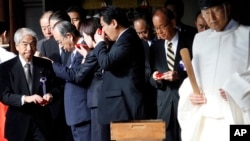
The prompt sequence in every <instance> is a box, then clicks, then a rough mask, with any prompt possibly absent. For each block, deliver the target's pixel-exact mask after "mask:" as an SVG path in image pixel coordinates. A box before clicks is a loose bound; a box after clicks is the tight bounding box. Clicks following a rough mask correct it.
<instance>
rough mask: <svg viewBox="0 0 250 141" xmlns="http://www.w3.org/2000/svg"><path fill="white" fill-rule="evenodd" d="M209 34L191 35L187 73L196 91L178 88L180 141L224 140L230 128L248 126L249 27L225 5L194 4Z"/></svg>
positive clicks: (206, 0)
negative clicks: (193, 79)
mask: <svg viewBox="0 0 250 141" xmlns="http://www.w3.org/2000/svg"><path fill="white" fill-rule="evenodd" d="M199 4H200V9H201V13H202V16H203V18H204V20H205V21H206V23H207V24H208V26H209V28H210V29H207V30H206V31H203V32H200V33H198V34H197V35H196V36H195V39H194V43H193V60H192V64H193V68H194V73H195V76H196V79H197V82H198V87H199V89H200V92H199V93H194V92H193V91H192V87H191V84H190V82H189V81H188V79H186V80H184V82H183V84H182V86H181V87H180V90H179V93H180V101H179V107H178V120H179V123H180V125H181V130H182V141H229V137H230V135H229V133H230V130H229V129H230V125H231V124H249V123H250V104H249V103H250V94H249V91H250V87H249V84H250V80H249V76H250V75H249V71H250V68H249V66H250V62H249V59H250V58H249V57H250V49H249V48H250V45H249V39H250V37H249V36H250V34H249V33H250V28H249V27H247V26H243V25H240V24H239V23H237V22H236V21H234V20H233V19H232V18H231V13H230V12H231V11H230V8H231V7H230V3H228V2H227V0H199Z"/></svg>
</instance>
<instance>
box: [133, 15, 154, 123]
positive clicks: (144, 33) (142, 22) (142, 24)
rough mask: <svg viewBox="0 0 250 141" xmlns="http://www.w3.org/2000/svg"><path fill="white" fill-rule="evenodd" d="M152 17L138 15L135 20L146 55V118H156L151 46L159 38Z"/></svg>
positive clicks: (135, 26)
mask: <svg viewBox="0 0 250 141" xmlns="http://www.w3.org/2000/svg"><path fill="white" fill-rule="evenodd" d="M152 24H153V23H152V16H151V15H145V14H137V15H135V17H134V19H133V25H134V29H135V31H136V33H137V35H138V36H139V37H140V38H141V40H142V44H143V47H144V53H145V85H146V87H145V93H144V107H145V118H147V119H153V118H156V100H155V99H156V89H155V88H154V87H152V85H151V84H150V83H149V80H150V77H151V67H150V46H151V44H153V43H154V42H155V41H156V40H157V38H156V36H155V35H154V31H153V25H152Z"/></svg>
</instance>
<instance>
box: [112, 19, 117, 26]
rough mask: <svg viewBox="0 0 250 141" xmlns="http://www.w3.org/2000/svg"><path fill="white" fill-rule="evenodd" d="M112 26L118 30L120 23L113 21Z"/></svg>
mask: <svg viewBox="0 0 250 141" xmlns="http://www.w3.org/2000/svg"><path fill="white" fill-rule="evenodd" d="M111 24H112V26H113V27H114V28H118V23H117V21H116V20H115V19H113V20H112V22H111Z"/></svg>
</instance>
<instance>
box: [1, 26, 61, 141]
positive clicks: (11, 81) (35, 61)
mask: <svg viewBox="0 0 250 141" xmlns="http://www.w3.org/2000/svg"><path fill="white" fill-rule="evenodd" d="M14 41H15V44H16V50H17V51H18V54H19V55H18V56H17V57H15V58H13V59H11V60H9V61H7V62H5V63H3V64H1V65H0V83H1V85H0V92H1V93H0V100H1V102H3V103H4V104H6V105H8V106H9V108H8V111H7V114H6V123H5V125H6V127H5V137H6V138H7V139H8V140H9V141H30V140H37V141H53V140H55V139H54V138H53V133H54V132H53V129H54V127H53V125H52V117H51V116H52V115H51V111H50V107H49V105H50V103H51V102H52V99H53V97H54V98H55V97H57V96H58V94H59V91H58V89H57V87H56V85H55V84H56V83H55V81H56V80H55V79H56V76H55V73H54V72H53V68H52V65H51V63H50V62H49V61H47V60H45V59H42V58H37V57H34V56H33V55H34V53H35V51H36V43H37V37H36V33H35V32H34V31H32V30H31V29H29V28H20V29H18V30H17V31H16V33H15V35H14ZM26 66H30V67H27V68H26Z"/></svg>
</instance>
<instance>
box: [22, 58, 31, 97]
mask: <svg viewBox="0 0 250 141" xmlns="http://www.w3.org/2000/svg"><path fill="white" fill-rule="evenodd" d="M24 72H25V76H26V80H27V83H28V86H29V90H30V94H31V93H32V74H31V68H30V64H29V63H26V64H25V65H24Z"/></svg>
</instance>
